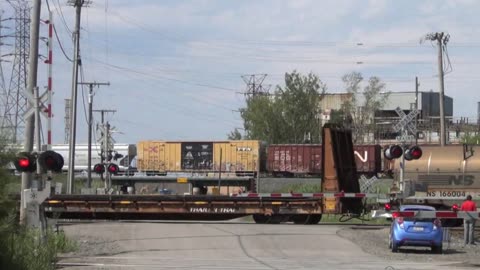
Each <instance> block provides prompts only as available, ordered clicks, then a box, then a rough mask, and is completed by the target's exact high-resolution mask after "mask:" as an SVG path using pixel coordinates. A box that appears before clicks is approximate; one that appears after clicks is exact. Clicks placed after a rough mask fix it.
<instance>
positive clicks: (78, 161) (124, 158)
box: [43, 143, 137, 172]
mask: <svg viewBox="0 0 480 270" xmlns="http://www.w3.org/2000/svg"><path fill="white" fill-rule="evenodd" d="M43 147H44V148H45V149H46V145H44V146H43ZM52 150H53V151H55V152H57V153H59V154H60V155H62V157H63V159H64V162H65V165H64V166H63V171H67V170H68V165H69V146H68V144H53V145H52ZM100 153H101V151H100V145H98V144H96V145H92V162H91V165H92V167H91V169H92V170H93V166H95V164H97V163H100V162H101V156H100ZM136 154H137V146H136V145H135V144H122V143H117V144H114V145H113V151H112V153H110V156H111V158H112V159H111V162H112V163H115V164H117V165H118V167H119V168H120V171H125V170H127V169H128V168H129V167H131V162H132V160H133V159H134V157H135V156H136ZM87 167H88V144H76V146H75V171H76V172H79V171H86V170H87Z"/></svg>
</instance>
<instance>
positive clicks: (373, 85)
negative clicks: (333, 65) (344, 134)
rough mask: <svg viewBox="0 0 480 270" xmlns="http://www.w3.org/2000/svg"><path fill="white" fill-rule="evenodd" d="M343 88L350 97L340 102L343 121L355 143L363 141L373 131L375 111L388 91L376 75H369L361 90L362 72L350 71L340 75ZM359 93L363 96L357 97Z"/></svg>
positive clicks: (378, 108) (385, 97) (383, 103)
mask: <svg viewBox="0 0 480 270" xmlns="http://www.w3.org/2000/svg"><path fill="white" fill-rule="evenodd" d="M342 81H343V82H344V83H345V90H346V92H347V93H348V94H349V95H350V99H349V100H347V101H345V102H344V103H343V104H342V109H341V110H342V111H343V113H344V117H345V121H344V122H345V123H346V124H348V125H349V127H350V128H351V129H352V131H353V140H354V142H355V143H365V140H366V139H367V138H366V137H367V136H369V135H371V134H373V133H374V132H375V121H374V118H375V112H376V111H377V110H381V109H382V108H383V107H384V106H385V104H386V103H387V101H388V98H389V96H390V92H387V91H386V85H385V83H383V82H382V81H381V80H380V79H379V78H378V77H370V79H369V80H368V84H367V85H366V86H365V87H364V88H363V92H361V93H360V91H361V84H362V82H363V77H362V74H361V73H359V72H351V73H349V74H346V75H344V76H343V77H342ZM360 94H362V95H363V98H359V97H360Z"/></svg>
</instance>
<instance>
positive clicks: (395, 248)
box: [390, 236, 398, 252]
mask: <svg viewBox="0 0 480 270" xmlns="http://www.w3.org/2000/svg"><path fill="white" fill-rule="evenodd" d="M390 237H391V244H390V248H391V249H392V252H398V244H397V242H395V240H394V239H393V236H390Z"/></svg>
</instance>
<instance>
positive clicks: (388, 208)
mask: <svg viewBox="0 0 480 270" xmlns="http://www.w3.org/2000/svg"><path fill="white" fill-rule="evenodd" d="M391 209H392V205H391V204H389V203H386V204H385V211H390V210H391Z"/></svg>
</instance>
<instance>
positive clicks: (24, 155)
mask: <svg viewBox="0 0 480 270" xmlns="http://www.w3.org/2000/svg"><path fill="white" fill-rule="evenodd" d="M13 163H14V165H15V168H16V169H17V171H19V172H34V171H35V170H36V169H37V160H36V156H35V155H34V154H30V153H28V152H21V153H18V154H17V156H16V157H15V160H14V161H13Z"/></svg>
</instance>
